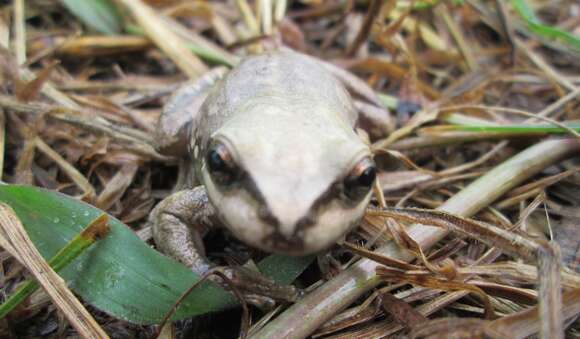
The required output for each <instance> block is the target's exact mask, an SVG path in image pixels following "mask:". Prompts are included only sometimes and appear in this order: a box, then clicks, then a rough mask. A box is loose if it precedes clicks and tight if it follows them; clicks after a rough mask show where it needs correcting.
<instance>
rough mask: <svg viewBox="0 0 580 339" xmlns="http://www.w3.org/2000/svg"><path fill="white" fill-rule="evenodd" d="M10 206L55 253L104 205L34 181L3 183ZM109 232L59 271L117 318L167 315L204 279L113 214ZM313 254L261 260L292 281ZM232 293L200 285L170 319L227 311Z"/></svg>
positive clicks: (154, 319)
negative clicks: (78, 199) (23, 184)
mask: <svg viewBox="0 0 580 339" xmlns="http://www.w3.org/2000/svg"><path fill="white" fill-rule="evenodd" d="M0 201H2V202H5V203H7V204H9V205H10V206H11V207H12V208H13V209H14V211H15V212H16V214H17V215H18V217H19V218H20V220H21V221H22V223H23V225H24V227H25V228H26V230H27V232H28V234H29V236H30V238H31V239H32V241H33V242H34V244H35V245H36V247H37V248H38V250H39V251H40V253H41V254H42V255H43V257H44V258H51V257H52V256H53V255H54V254H55V253H57V252H58V250H59V249H61V248H62V247H63V246H65V245H66V244H67V243H68V242H69V241H70V240H71V239H72V238H74V237H75V236H76V235H77V234H78V233H79V232H80V231H81V230H82V228H83V227H84V226H85V225H86V224H88V223H89V222H90V221H91V220H93V219H94V218H96V217H97V216H99V215H100V214H101V213H102V211H100V210H99V209H97V208H95V207H92V206H90V205H88V204H85V203H83V202H80V201H77V200H75V199H73V198H71V197H68V196H66V195H63V194H60V193H55V192H51V191H47V190H44V189H39V188H35V187H30V186H18V185H2V186H0ZM109 226H110V232H109V234H108V235H107V236H106V237H105V238H104V239H102V240H100V241H98V242H97V243H96V244H95V245H93V246H92V247H91V248H89V249H88V250H86V251H85V252H84V253H83V254H82V255H80V256H79V257H78V258H77V259H76V260H75V261H74V262H73V263H71V264H70V265H69V266H68V267H66V268H64V269H63V270H62V271H60V272H59V275H60V276H61V277H63V279H65V280H66V281H67V283H68V284H69V286H70V287H71V289H72V290H73V291H74V292H75V293H77V294H78V295H80V296H81V297H82V298H83V299H84V300H85V301H87V302H89V303H90V304H92V305H93V306H95V307H97V308H99V309H101V310H103V311H105V312H107V313H109V314H111V315H112V316H114V317H117V318H120V319H124V320H127V321H130V322H133V323H138V324H153V323H158V322H160V321H161V320H162V318H163V316H164V315H165V314H166V312H167V311H168V310H169V309H170V308H171V306H172V305H173V303H174V302H175V301H176V300H177V299H178V298H179V297H180V296H181V295H182V293H183V292H184V291H185V290H187V289H188V287H190V286H191V285H192V284H193V283H194V282H195V281H197V280H198V279H199V277H198V276H197V275H195V274H194V273H193V272H191V271H190V270H189V269H188V268H187V267H185V266H183V265H181V264H179V263H177V262H176V261H174V260H172V259H170V258H168V257H165V256H163V255H161V254H160V253H158V252H157V251H155V250H154V249H152V248H151V247H149V246H148V245H147V244H145V243H144V242H142V241H141V240H140V239H139V238H138V237H137V236H136V235H135V234H134V233H133V231H131V229H129V228H128V227H127V226H125V225H124V224H122V223H121V222H120V221H118V220H117V219H115V218H113V217H110V220H109ZM311 260H312V258H310V259H305V258H287V257H282V256H277V255H273V256H271V257H269V258H267V259H265V260H264V261H265V263H264V262H263V263H260V264H259V265H258V266H259V268H260V270H262V271H263V272H269V273H271V275H269V276H270V277H271V278H273V279H274V280H276V281H278V282H280V283H286V284H287V283H290V282H291V281H293V280H294V279H295V278H296V277H297V275H298V274H300V273H301V272H302V271H303V270H304V269H305V268H306V267H307V266H308V264H309V263H310V262H311ZM235 304H236V301H235V300H234V298H233V297H232V296H231V295H230V294H229V293H227V292H225V291H224V290H222V289H221V288H220V287H217V286H215V285H213V284H210V283H205V284H202V285H201V286H200V287H199V288H196V289H194V291H193V292H192V293H191V294H190V295H189V296H188V297H187V298H186V299H185V300H184V301H183V303H182V304H181V305H180V306H179V307H178V308H177V311H176V313H175V314H174V316H173V318H172V319H173V320H177V319H184V318H188V317H192V316H195V315H199V314H203V313H207V312H213V311H218V310H223V309H225V308H227V307H231V306H234V305H235Z"/></svg>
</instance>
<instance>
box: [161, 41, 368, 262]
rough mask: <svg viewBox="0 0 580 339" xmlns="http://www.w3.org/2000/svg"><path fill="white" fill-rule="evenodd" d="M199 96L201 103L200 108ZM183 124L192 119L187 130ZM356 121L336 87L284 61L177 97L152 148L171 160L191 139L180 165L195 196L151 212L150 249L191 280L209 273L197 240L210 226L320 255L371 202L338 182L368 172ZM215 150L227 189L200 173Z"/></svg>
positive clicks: (304, 62) (255, 62) (268, 61)
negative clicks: (193, 274) (189, 172)
mask: <svg viewBox="0 0 580 339" xmlns="http://www.w3.org/2000/svg"><path fill="white" fill-rule="evenodd" d="M218 73H219V72H218ZM206 87H207V86H206ZM200 95H201V97H205V96H206V98H205V100H204V101H203V104H202V105H201V107H199V105H200V103H201V99H200ZM183 115H186V116H192V118H191V120H192V121H191V124H189V123H188V122H187V119H184V118H183ZM177 116H179V118H174V117H177ZM356 120H357V113H356V111H355V110H354V108H353V105H352V100H351V98H350V96H349V94H348V93H347V92H346V90H345V89H344V88H343V86H342V85H341V84H340V83H339V82H338V81H337V80H336V79H335V78H334V77H333V76H332V75H331V74H329V73H328V72H327V71H326V70H325V69H323V68H322V67H321V66H320V65H319V64H318V63H317V62H316V61H313V60H312V59H311V58H307V57H305V56H303V55H301V54H298V53H295V52H291V51H276V52H269V53H265V54H262V55H258V56H253V57H250V58H248V59H246V60H245V61H243V62H242V63H240V64H239V65H238V66H237V67H236V68H234V69H233V70H232V71H230V72H229V73H228V74H227V76H225V77H224V78H223V79H222V80H221V81H219V82H218V83H217V84H216V85H215V86H214V87H213V88H211V89H210V90H204V86H200V85H199V84H193V85H191V86H189V87H186V88H183V89H181V90H180V91H179V92H178V93H176V95H174V97H173V98H172V99H171V101H170V102H169V103H168V105H167V106H166V108H165V110H164V112H163V115H162V118H161V119H160V123H161V127H160V132H159V133H160V134H159V142H160V144H161V146H162V147H161V148H162V149H165V150H169V153H173V154H179V153H180V152H183V148H184V145H183V142H181V139H180V137H183V136H184V135H186V133H187V132H189V139H188V140H189V145H188V155H189V157H188V158H187V159H188V160H187V161H188V162H189V163H190V164H191V166H194V168H195V176H196V178H197V180H198V182H199V183H201V185H202V186H199V187H196V188H194V189H190V190H184V191H181V192H177V193H175V194H174V195H172V196H170V197H168V198H166V199H165V200H164V201H162V202H161V203H160V204H159V205H158V206H157V207H156V208H155V210H154V212H153V213H152V215H151V218H150V221H151V223H152V227H153V236H154V238H155V242H156V244H157V245H158V247H159V248H160V249H161V250H162V251H163V252H165V253H166V254H168V255H170V256H172V257H174V258H176V259H177V260H179V261H181V262H183V263H184V264H186V265H188V266H190V267H192V269H193V270H194V271H197V272H198V273H204V272H206V271H207V270H208V269H209V268H210V267H211V263H209V262H208V261H207V259H206V258H205V257H204V255H203V251H202V250H201V248H202V245H201V240H200V239H201V236H200V235H202V234H203V230H204V229H205V228H207V227H210V226H212V225H214V224H221V225H223V226H225V227H226V228H228V229H229V230H230V231H231V232H232V233H233V234H234V235H235V236H236V237H237V238H239V239H240V240H242V241H244V242H245V243H247V244H249V245H252V246H254V247H257V248H260V249H262V250H265V251H268V252H275V253H284V254H290V255H306V254H310V253H315V252H319V251H321V250H323V249H326V248H328V247H329V246H331V245H332V244H334V243H335V242H336V241H337V240H338V239H339V238H340V237H342V236H343V235H344V234H345V233H347V232H348V231H349V230H350V229H351V228H352V227H353V226H354V225H356V224H357V222H358V221H359V220H360V218H361V216H362V214H363V212H364V209H365V207H366V205H367V204H368V201H369V199H370V187H366V186H365V187H363V188H364V190H360V189H359V188H358V186H356V187H355V188H357V189H359V190H358V191H357V192H359V191H360V192H362V194H357V195H356V196H355V197H354V198H353V194H352V192H353V189H352V188H351V187H352V184H350V183H351V182H353V181H352V180H351V181H346V180H350V178H351V177H353V176H354V177H356V178H358V177H357V175H359V174H360V173H361V171H363V170H365V169H367V168H369V167H370V166H372V161H371V160H370V156H371V155H370V150H369V148H368V146H367V145H366V144H365V143H363V142H362V141H361V140H360V138H359V137H358V136H357V134H356V133H355V131H354V127H355V123H356ZM176 121H178V122H176ZM171 123H174V125H172V126H170V127H171V128H169V130H170V131H169V132H166V130H167V128H165V127H164V126H167V125H171ZM177 134H179V136H178V137H176V135H177ZM215 150H219V151H220V152H221V153H219V154H225V156H223V157H220V159H221V158H224V159H226V160H227V161H226V162H227V163H228V164H233V166H234V167H235V173H236V176H235V178H236V179H235V180H233V181H232V182H230V181H228V183H227V184H223V182H220V181H219V180H218V179H216V178H217V176H216V175H215V173H216V172H215V170H214V169H211V166H209V165H208V161H211V160H208V159H209V158H208V156H209V154H210V153H211V152H213V151H215ZM224 152H225V153H224ZM214 167H215V166H214ZM210 169H211V170H210ZM373 170H374V167H373ZM219 173H222V172H218V174H219ZM227 173H230V172H227ZM367 179H368V178H367ZM373 179H374V172H373V176H372V178H371V180H373ZM359 181H360V180H359ZM368 181H369V180H366V183H367V184H368ZM355 182H356V181H355ZM363 186H364V185H363ZM368 186H370V185H368Z"/></svg>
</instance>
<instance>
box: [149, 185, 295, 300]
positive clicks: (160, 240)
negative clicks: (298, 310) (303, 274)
mask: <svg viewBox="0 0 580 339" xmlns="http://www.w3.org/2000/svg"><path fill="white" fill-rule="evenodd" d="M149 223H150V225H151V228H152V230H153V238H154V240H155V243H156V244H157V246H158V248H159V249H160V250H161V251H162V252H163V253H165V254H167V255H168V256H171V257H173V258H174V259H176V260H178V261H180V262H181V263H183V264H184V265H187V266H188V267H191V269H192V270H193V271H194V272H195V273H197V274H199V275H203V274H205V273H206V272H208V271H209V270H210V269H211V268H212V267H214V266H215V265H213V264H212V263H211V262H210V261H209V260H208V259H207V258H206V257H205V254H204V249H203V243H202V241H201V238H202V236H203V235H204V234H205V233H206V232H207V230H208V229H209V228H210V227H213V226H215V225H216V224H219V220H218V218H217V215H216V213H215V209H214V207H213V206H212V205H211V203H210V202H209V200H208V197H207V193H206V191H205V188H204V187H203V186H198V187H196V188H194V189H191V190H183V191H179V192H176V193H174V194H172V195H170V196H169V197H167V198H165V199H164V200H163V201H161V202H160V203H159V204H158V205H157V206H156V207H155V209H154V210H153V212H152V213H151V215H150V217H149ZM222 272H224V273H225V274H226V276H227V277H228V278H229V279H230V280H231V281H232V282H233V283H234V285H235V287H236V288H237V289H238V290H239V291H240V292H242V293H243V294H244V296H245V298H246V299H247V300H248V301H249V302H250V303H252V304H254V305H257V306H260V307H269V306H272V305H273V300H282V301H295V300H296V298H297V296H298V291H297V289H296V288H295V287H294V286H290V285H288V286H283V285H278V284H277V283H275V282H274V281H272V280H270V279H268V278H266V277H264V276H263V275H261V274H260V273H259V272H256V271H252V270H250V269H248V268H245V267H225V268H223V269H222ZM214 281H216V282H218V283H220V284H221V285H223V286H224V287H225V288H229V286H227V284H224V283H223V281H221V280H220V279H215V278H214Z"/></svg>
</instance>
